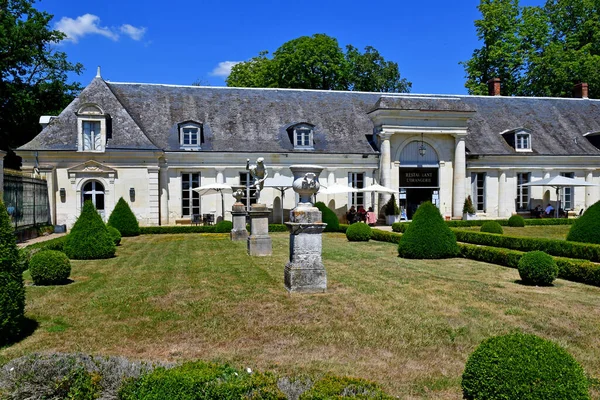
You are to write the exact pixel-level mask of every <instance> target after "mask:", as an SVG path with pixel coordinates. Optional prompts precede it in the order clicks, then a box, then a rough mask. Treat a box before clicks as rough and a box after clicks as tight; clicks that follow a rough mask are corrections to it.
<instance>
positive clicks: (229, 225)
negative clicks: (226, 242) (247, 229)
mask: <svg viewBox="0 0 600 400" xmlns="http://www.w3.org/2000/svg"><path fill="white" fill-rule="evenodd" d="M232 229H233V222H231V221H227V220H223V221H220V222H218V223H217V224H216V225H215V233H229V232H231V230H232Z"/></svg>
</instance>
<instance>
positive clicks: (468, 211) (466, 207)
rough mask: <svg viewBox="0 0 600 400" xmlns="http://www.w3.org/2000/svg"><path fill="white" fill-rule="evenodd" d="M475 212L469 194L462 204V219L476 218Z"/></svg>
mask: <svg viewBox="0 0 600 400" xmlns="http://www.w3.org/2000/svg"><path fill="white" fill-rule="evenodd" d="M475 213H476V211H475V207H473V201H472V200H471V196H467V198H466V199H465V203H464V204H463V219H464V220H466V221H469V220H472V219H477V215H476V214H475Z"/></svg>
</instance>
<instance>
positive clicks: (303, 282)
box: [284, 165, 327, 293]
mask: <svg viewBox="0 0 600 400" xmlns="http://www.w3.org/2000/svg"><path fill="white" fill-rule="evenodd" d="M290 169H291V170H292V173H293V174H294V182H293V183H292V188H293V189H294V191H295V192H296V193H298V194H299V195H300V200H299V201H298V204H297V206H296V208H294V209H293V210H292V211H291V212H290V222H287V223H286V225H287V227H288V229H289V230H290V261H289V262H288V263H287V264H286V266H285V271H284V282H285V287H286V289H287V290H288V291H290V292H304V293H311V292H324V291H326V290H327V273H326V271H325V267H324V266H323V261H322V258H321V253H322V243H323V241H322V233H323V231H324V230H325V227H327V224H325V223H323V220H322V215H321V211H319V209H318V208H317V207H314V206H313V204H312V202H311V199H312V196H313V195H314V194H315V193H317V191H318V190H319V174H320V173H321V171H322V170H323V167H321V166H318V165H292V166H290Z"/></svg>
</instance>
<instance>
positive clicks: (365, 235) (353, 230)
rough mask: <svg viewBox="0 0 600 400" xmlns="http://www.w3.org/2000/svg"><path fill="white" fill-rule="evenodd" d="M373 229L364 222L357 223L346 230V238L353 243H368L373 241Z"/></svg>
mask: <svg viewBox="0 0 600 400" xmlns="http://www.w3.org/2000/svg"><path fill="white" fill-rule="evenodd" d="M371 231H372V229H371V227H370V226H369V225H367V224H365V223H364V222H357V223H355V224H352V225H350V226H349V227H348V228H347V229H346V238H347V239H348V240H349V241H351V242H368V241H369V240H370V239H371Z"/></svg>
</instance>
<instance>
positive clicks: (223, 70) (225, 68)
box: [209, 61, 241, 78]
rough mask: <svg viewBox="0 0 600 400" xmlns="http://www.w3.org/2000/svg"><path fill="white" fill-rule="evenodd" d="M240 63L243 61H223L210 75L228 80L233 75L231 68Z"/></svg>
mask: <svg viewBox="0 0 600 400" xmlns="http://www.w3.org/2000/svg"><path fill="white" fill-rule="evenodd" d="M239 63H241V61H221V62H220V63H219V65H217V66H216V67H215V69H213V70H212V71H211V73H210V74H209V75H211V76H220V77H222V78H227V77H228V76H229V74H230V73H231V68H233V66H234V65H235V64H239Z"/></svg>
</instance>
